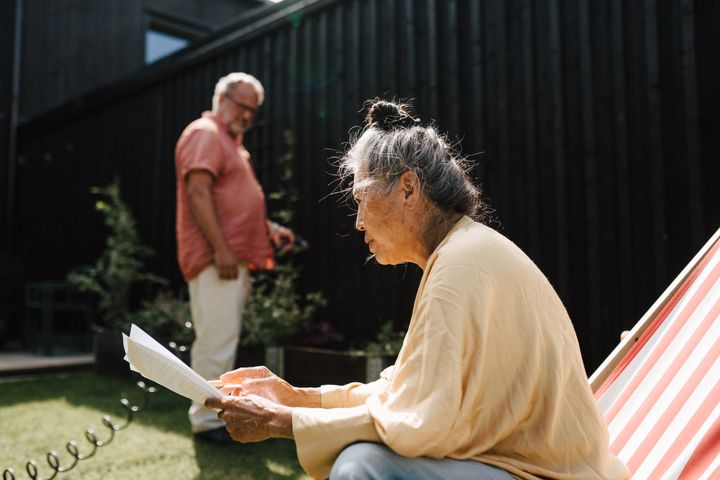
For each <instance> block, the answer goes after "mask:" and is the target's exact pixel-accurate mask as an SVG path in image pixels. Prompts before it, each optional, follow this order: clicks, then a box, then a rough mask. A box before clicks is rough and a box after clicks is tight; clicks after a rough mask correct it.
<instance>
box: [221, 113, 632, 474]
mask: <svg viewBox="0 0 720 480" xmlns="http://www.w3.org/2000/svg"><path fill="white" fill-rule="evenodd" d="M341 170H342V171H343V172H345V173H346V174H351V175H353V189H352V192H353V196H354V198H355V201H356V202H357V205H358V211H357V221H356V228H357V229H358V230H359V231H361V232H363V234H364V236H365V243H367V244H368V248H369V250H370V252H372V253H373V254H374V256H375V259H376V260H377V261H378V263H381V264H386V265H396V264H399V263H405V262H412V263H415V264H416V265H418V266H419V267H420V268H421V269H423V277H422V280H421V281H420V286H419V288H418V292H417V296H416V298H415V305H414V307H413V312H412V317H411V319H410V325H409V328H408V332H407V336H406V337H405V340H404V343H403V346H402V349H401V351H400V354H399V356H398V358H397V361H396V363H395V365H394V366H393V367H390V368H389V369H387V370H385V371H384V372H383V374H382V376H381V378H380V379H379V380H377V381H375V382H373V383H369V384H361V383H351V384H349V385H344V386H335V385H325V386H322V387H320V388H296V387H293V386H291V385H289V384H288V383H286V382H285V381H283V380H282V379H280V378H278V377H277V376H275V375H273V374H272V373H271V372H269V371H268V370H267V369H265V368H263V367H260V368H251V369H239V370H236V371H233V372H229V373H227V374H225V375H223V376H222V379H223V380H224V381H225V382H226V383H238V382H241V385H240V387H239V388H228V389H225V393H228V394H230V395H227V396H225V397H223V398H222V399H221V400H208V403H207V405H208V406H210V407H214V408H218V409H221V411H220V413H219V415H218V416H219V418H220V419H222V420H224V421H225V422H226V423H227V429H228V431H229V433H230V434H231V436H232V437H233V438H235V439H236V440H238V441H241V442H247V441H258V440H262V439H265V438H269V437H286V438H294V439H295V442H296V444H297V453H298V457H299V460H300V464H301V465H302V466H303V468H304V469H305V470H306V471H307V473H308V474H309V475H310V476H312V477H315V478H324V477H326V476H327V475H328V474H329V475H330V478H331V479H399V478H438V479H439V478H443V479H511V478H532V479H534V478H554V479H623V478H626V477H627V470H626V468H625V466H624V465H623V464H622V463H621V462H620V461H619V460H618V459H617V458H616V457H614V456H613V455H612V454H611V453H610V452H609V451H608V437H607V429H606V426H605V423H604V422H603V419H602V417H601V416H600V414H599V412H598V410H597V408H596V405H595V402H594V399H593V396H592V393H591V391H590V388H589V386H588V382H587V377H586V376H585V371H584V368H583V364H582V359H581V356H580V351H579V348H578V343H577V339H576V336H575V333H574V331H573V327H572V324H571V322H570V319H569V318H568V315H567V312H566V311H565V308H564V307H563V305H562V303H561V301H560V299H559V298H558V296H557V294H556V293H555V291H554V290H553V288H552V286H551V285H550V283H549V282H548V281H547V279H546V278H545V276H544V275H543V274H542V273H541V272H540V271H539V270H538V268H537V267H536V266H535V265H534V264H533V262H532V261H531V260H530V259H529V258H528V257H527V256H526V255H525V254H524V253H523V252H522V251H521V250H520V249H519V248H518V247H517V246H515V245H514V244H513V243H512V242H510V241H509V240H508V239H506V238H505V237H503V236H502V235H500V234H499V233H497V232H496V231H494V230H493V229H491V228H489V227H487V226H485V225H483V224H482V223H481V222H482V219H483V211H484V206H483V203H482V202H481V200H480V196H479V192H478V190H477V189H476V188H475V187H474V186H473V185H472V183H471V182H470V180H469V179H468V176H467V174H466V166H465V165H464V163H463V161H462V160H461V159H460V158H458V157H457V156H456V155H455V154H454V153H453V151H452V150H451V148H450V147H449V145H448V142H447V141H446V140H445V139H444V138H443V137H442V136H441V135H440V134H438V132H437V131H436V130H435V129H434V128H433V127H432V126H423V125H421V123H420V121H419V120H418V119H416V118H414V117H412V116H411V115H410V113H409V111H408V109H407V107H406V106H404V105H400V104H395V103H391V102H386V101H380V100H377V101H375V102H374V103H373V104H372V105H371V107H370V109H369V113H368V119H367V126H366V128H365V130H364V131H363V132H362V135H360V136H359V138H357V140H356V141H354V143H353V145H352V146H351V148H350V149H349V151H348V153H347V154H346V155H345V157H344V158H343V161H342V165H341Z"/></svg>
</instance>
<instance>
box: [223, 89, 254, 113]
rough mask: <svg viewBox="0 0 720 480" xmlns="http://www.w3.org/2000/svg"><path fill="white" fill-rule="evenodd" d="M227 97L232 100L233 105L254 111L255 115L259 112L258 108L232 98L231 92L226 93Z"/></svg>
mask: <svg viewBox="0 0 720 480" xmlns="http://www.w3.org/2000/svg"><path fill="white" fill-rule="evenodd" d="M225 98H227V99H228V100H230V102H231V103H232V104H233V105H235V106H236V107H238V108H239V109H240V110H245V111H248V112H250V113H252V114H253V115H255V114H256V113H257V108H252V107H251V106H249V105H245V104H244V103H240V102H238V101H237V100H235V99H234V98H232V97H231V96H230V94H229V93H226V94H225Z"/></svg>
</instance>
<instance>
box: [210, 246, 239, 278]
mask: <svg viewBox="0 0 720 480" xmlns="http://www.w3.org/2000/svg"><path fill="white" fill-rule="evenodd" d="M214 261H215V268H217V271H218V275H219V276H220V278H222V279H223V280H234V279H236V278H237V277H238V273H239V268H238V261H237V259H236V258H235V255H234V254H233V253H232V250H230V249H229V248H221V249H220V250H217V251H216V252H215V255H214Z"/></svg>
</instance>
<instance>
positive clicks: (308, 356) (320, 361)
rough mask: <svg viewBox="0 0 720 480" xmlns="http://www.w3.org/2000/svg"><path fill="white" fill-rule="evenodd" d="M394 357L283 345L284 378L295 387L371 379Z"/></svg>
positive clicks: (374, 378)
mask: <svg viewBox="0 0 720 480" xmlns="http://www.w3.org/2000/svg"><path fill="white" fill-rule="evenodd" d="M394 361H395V358H394V357H377V356H371V355H368V354H367V353H365V352H361V351H349V352H348V351H341V350H328V349H324V348H310V347H285V348H284V365H285V371H284V377H283V378H285V380H287V381H288V382H290V383H291V384H292V385H295V386H297V387H318V386H320V385H328V384H331V385H344V384H346V383H351V382H364V383H368V382H372V381H375V380H377V379H378V378H380V372H381V371H382V370H383V369H384V368H386V367H388V366H390V365H392V363H393V362H394Z"/></svg>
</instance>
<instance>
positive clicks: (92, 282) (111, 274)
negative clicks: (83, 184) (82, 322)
mask: <svg viewBox="0 0 720 480" xmlns="http://www.w3.org/2000/svg"><path fill="white" fill-rule="evenodd" d="M90 192H91V193H93V194H96V195H99V196H101V199H100V200H97V201H96V202H95V209H96V210H97V211H99V212H100V213H102V214H103V215H104V217H105V226H106V227H107V228H108V230H109V235H108V236H107V238H106V240H105V249H104V250H103V252H102V253H101V254H100V256H99V257H98V259H97V260H96V261H95V264H94V265H91V266H88V265H83V266H80V267H76V268H74V269H73V270H72V271H71V272H70V273H69V274H68V276H67V280H68V282H70V283H71V284H73V285H74V286H75V287H76V288H77V289H78V290H80V291H83V292H90V293H92V294H94V295H96V296H97V299H98V310H99V312H100V322H101V326H102V327H105V328H108V329H120V328H122V327H124V326H125V325H126V323H127V321H128V317H129V314H130V292H131V288H132V287H133V286H134V285H136V284H138V283H141V282H150V283H154V284H158V285H165V284H167V282H166V281H165V280H164V279H162V278H160V277H158V276H156V275H153V274H151V273H148V272H146V271H145V267H144V260H145V259H147V258H148V257H150V256H152V255H153V251H152V250H151V249H150V248H149V247H146V246H145V245H143V244H141V243H140V237H139V235H138V232H137V228H136V226H135V219H134V218H133V216H132V212H130V209H129V208H128V207H127V205H125V203H124V202H123V201H122V198H121V196H120V182H119V180H118V179H117V178H116V179H115V180H113V182H111V183H110V184H109V185H107V186H105V187H92V188H91V189H90Z"/></svg>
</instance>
